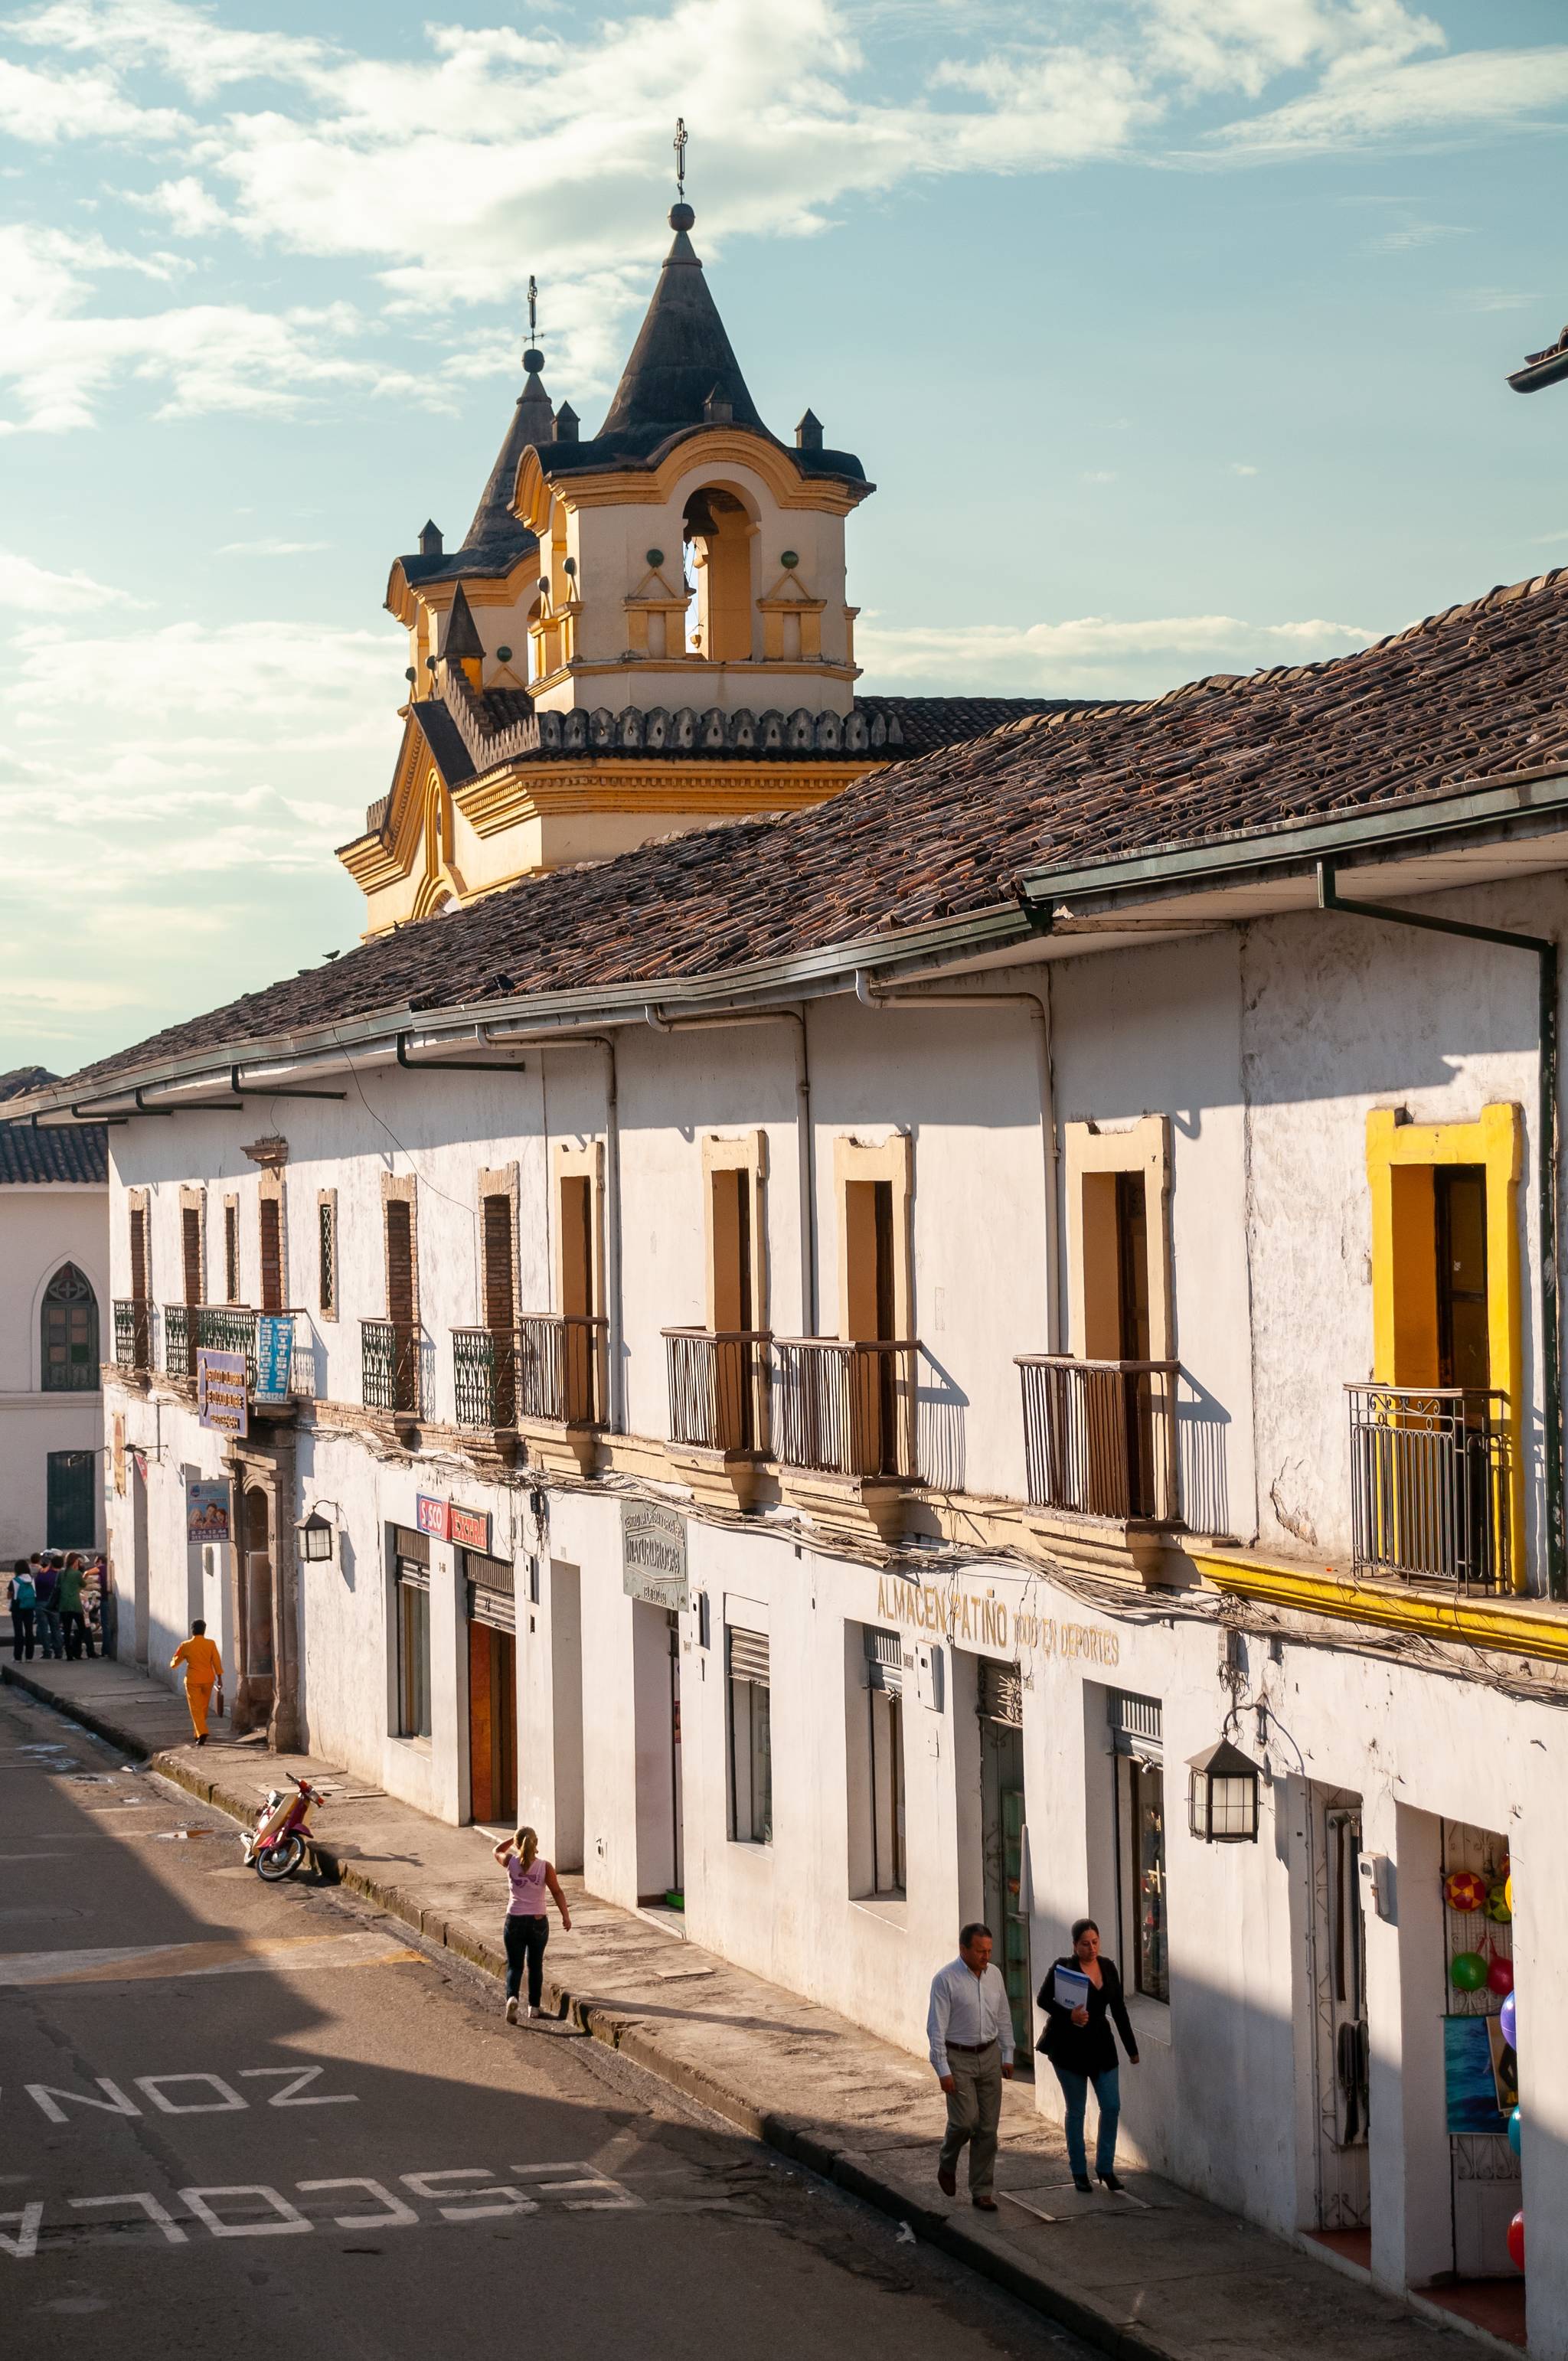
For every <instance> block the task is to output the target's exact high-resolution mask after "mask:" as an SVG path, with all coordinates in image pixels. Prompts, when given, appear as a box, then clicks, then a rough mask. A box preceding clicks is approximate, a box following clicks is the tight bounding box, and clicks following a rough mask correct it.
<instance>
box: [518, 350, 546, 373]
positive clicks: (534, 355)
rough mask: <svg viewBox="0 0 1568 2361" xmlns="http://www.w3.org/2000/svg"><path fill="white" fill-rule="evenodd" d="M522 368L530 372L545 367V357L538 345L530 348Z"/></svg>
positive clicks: (523, 359)
mask: <svg viewBox="0 0 1568 2361" xmlns="http://www.w3.org/2000/svg"><path fill="white" fill-rule="evenodd" d="M522 366H523V368H525V369H528V370H529V371H530V372H532V371H533V370H534V369H542V368H543V367H544V356H543V353H542V352H541V351H540V349H539V347H538V346H537V345H530V346H529V347H528V350H527V351H526V352H525V353H524V355H523V357H522Z"/></svg>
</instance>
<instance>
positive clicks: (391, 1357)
mask: <svg viewBox="0 0 1568 2361" xmlns="http://www.w3.org/2000/svg"><path fill="white" fill-rule="evenodd" d="M420 1345H421V1339H420V1332H419V1330H418V1329H417V1328H414V1327H411V1326H408V1325H405V1324H404V1323H402V1322H401V1321H394V1320H362V1321H361V1322H360V1323H359V1362H360V1400H362V1401H363V1402H364V1404H365V1407H366V1409H367V1410H389V1411H408V1412H409V1413H410V1415H411V1416H412V1417H414V1418H418V1417H420V1416H421V1415H422V1408H421V1395H422V1387H421V1384H420V1376H421V1367H420V1364H421V1351H420Z"/></svg>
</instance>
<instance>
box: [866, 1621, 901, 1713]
mask: <svg viewBox="0 0 1568 2361" xmlns="http://www.w3.org/2000/svg"><path fill="white" fill-rule="evenodd" d="M866 1686H867V1688H869V1689H886V1691H887V1692H888V1694H889V1696H890V1697H901V1696H902V1695H903V1693H904V1642H903V1641H902V1640H901V1639H900V1638H899V1636H898V1634H897V1632H896V1631H877V1630H875V1629H874V1628H873V1627H872V1625H870V1624H868V1625H867V1627H866Z"/></svg>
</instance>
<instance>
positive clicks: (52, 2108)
mask: <svg viewBox="0 0 1568 2361" xmlns="http://www.w3.org/2000/svg"><path fill="white" fill-rule="evenodd" d="M325 2072H326V2068H325V2067H324V2066H242V2067H241V2068H240V2069H239V2073H238V2080H239V2081H242V2082H244V2081H271V2080H273V2079H274V2078H280V2079H281V2081H282V2082H283V2088H282V2090H280V2091H278V2092H274V2093H273V2094H272V2096H271V2097H270V2098H269V2100H268V2104H269V2106H272V2107H354V2106H357V2105H358V2103H359V2094H358V2092H356V2091H319V2092H315V2093H314V2094H313V2096H312V2097H310V2098H308V2099H301V2098H297V2097H296V2096H295V2092H299V2091H302V2090H303V2089H304V2087H305V2085H306V2083H307V2082H313V2081H316V2079H317V2077H318V2076H320V2075H322V2074H324V2073H325ZM93 2079H94V2081H96V2082H97V2085H98V2088H99V2090H100V2091H102V2092H104V2097H103V2098H101V2099H95V2098H94V2097H93V2093H92V2092H91V2091H68V2090H66V2089H65V2088H64V2087H63V2086H62V2085H61V2084H60V2083H55V2082H25V2083H24V2084H23V2086H22V2087H23V2089H24V2090H25V2091H26V2092H27V2096H28V2098H29V2099H31V2100H32V2101H33V2102H34V2103H35V2104H36V2105H37V2106H38V2107H40V2108H41V2109H42V2111H43V2113H44V2114H45V2115H46V2116H47V2117H48V2119H49V2122H50V2123H51V2124H66V2125H71V2123H72V2120H73V2119H72V2118H71V2116H70V2115H68V2114H66V2112H65V2110H66V2108H67V2107H96V2108H98V2109H99V2110H100V2111H101V2112H102V2113H103V2114H106V2115H139V2114H141V2112H142V2111H141V2109H140V2108H139V2107H138V2106H137V2103H136V2101H135V2100H134V2099H132V2098H130V2097H129V2096H128V2095H127V2094H126V2092H124V2091H123V2090H122V2089H121V2088H120V2085H119V2084H118V2083H117V2082H112V2081H110V2080H109V2077H108V2076H107V2075H106V2074H98V2075H95V2076H94V2077H93ZM134 2079H135V2081H136V2086H137V2090H138V2091H140V2092H141V2093H142V2094H143V2096H144V2097H145V2098H147V2099H149V2100H150V2101H151V2102H152V2104H153V2105H154V2106H155V2107H156V2108H157V2109H158V2111H159V2114H165V2115H233V2114H245V2113H247V2111H248V2109H249V2106H250V2101H249V2100H248V2099H247V2098H243V2097H242V2096H241V2094H240V2093H239V2092H237V2091H236V2089H235V2087H234V2085H233V2083H232V2082H225V2081H224V2080H223V2078H222V2077H221V2075H217V2074H211V2073H205V2072H188V2073H183V2074H137V2076H136V2077H135V2078H134ZM181 2082H193V2083H196V2084H199V2085H205V2086H206V2088H207V2089H209V2090H211V2091H213V2092H215V2093H216V2096H215V2097H214V2098H211V2099H198V2098H193V2099H192V2100H190V2101H188V2102H185V2101H182V2102H180V2103H176V2102H175V2101H174V2100H173V2099H170V2098H169V2097H168V2096H166V2094H165V2085H166V2084H169V2083H181ZM5 2177H6V2178H7V2179H20V2178H21V2177H22V2176H20V2175H7V2176H5Z"/></svg>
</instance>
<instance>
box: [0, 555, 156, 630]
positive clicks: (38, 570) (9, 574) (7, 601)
mask: <svg viewBox="0 0 1568 2361" xmlns="http://www.w3.org/2000/svg"><path fill="white" fill-rule="evenodd" d="M128 603H129V601H128V598H127V596H126V592H125V591H124V590H114V589H111V588H109V586H108V584H107V583H104V582H94V580H93V577H92V576H91V575H90V574H82V573H80V572H77V573H74V574H51V573H50V572H49V568H48V567H47V566H37V565H35V564H34V562H33V560H32V559H31V558H30V557H23V556H22V555H20V554H19V553H18V552H17V551H16V550H14V549H0V607H19V608H22V609H24V610H25V611H26V612H27V613H28V614H32V615H74V614H77V613H80V612H81V611H82V610H83V609H89V608H93V607H115V606H123V605H126V604H128Z"/></svg>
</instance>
